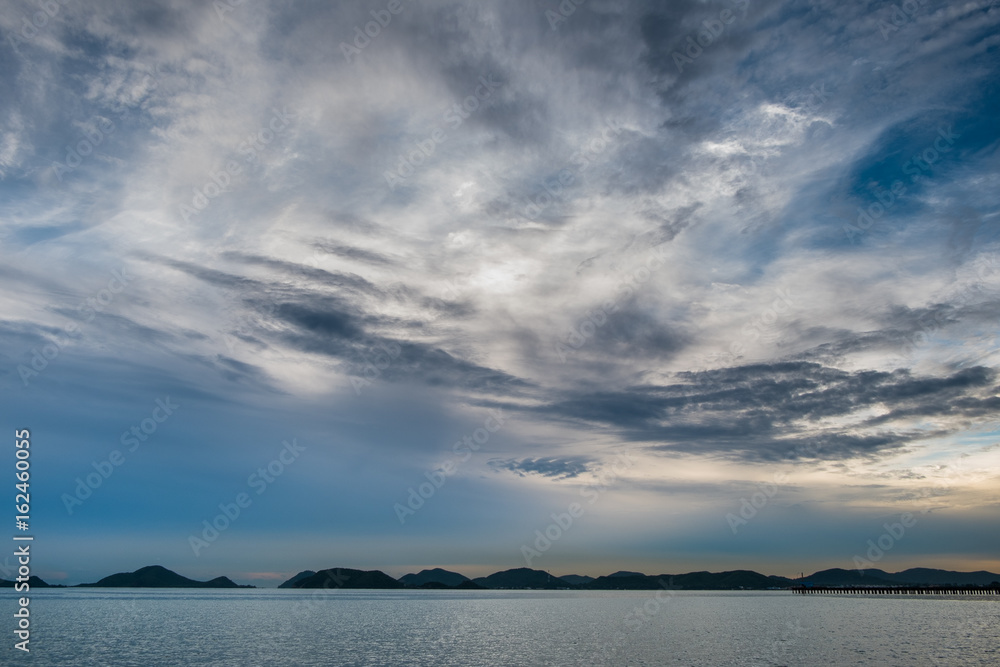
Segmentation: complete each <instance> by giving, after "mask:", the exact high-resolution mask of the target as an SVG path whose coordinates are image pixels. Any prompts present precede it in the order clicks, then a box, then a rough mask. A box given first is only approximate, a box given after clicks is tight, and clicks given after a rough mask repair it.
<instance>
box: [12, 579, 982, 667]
mask: <svg viewBox="0 0 1000 667" xmlns="http://www.w3.org/2000/svg"><path fill="white" fill-rule="evenodd" d="M8 590H9V589H8ZM655 596H656V592H654V591H628V592H619V591H614V592H576V591H574V592H563V591H474V592H460V591H297V590H274V589H256V590H233V591H190V590H150V589H115V590H95V589H83V590H81V589H69V590H48V591H45V590H42V591H32V596H31V598H32V604H31V610H32V615H31V620H32V642H31V647H32V650H31V655H30V657H29V656H24V655H23V654H21V653H20V652H19V651H14V650H13V649H11V648H10V646H7V647H4V650H3V651H2V652H0V655H2V656H3V657H2V658H0V664H5V665H6V664H11V665H13V664H25V665H28V664H31V665H35V666H39V665H74V666H76V665H135V666H136V667H156V666H159V665H233V666H239V667H245V666H248V665H455V666H459V665H461V666H470V665H615V666H624V665H688V666H695V665H699V666H700V665H706V666H711V667H719V666H721V665H748V666H749V665H823V666H824V667H839V666H841V665H881V666H885V665H956V666H962V667H968V666H973V665H991V666H995V665H1000V599H989V598H913V597H908V598H896V597H889V596H886V597H854V598H841V597H833V596H830V597H827V596H798V595H792V594H789V593H785V592H778V591H767V592H718V593H715V592H712V593H706V592H692V591H680V592H675V593H673V594H671V593H670V592H668V591H661V592H660V593H659V599H657V598H656V597H655ZM7 597H8V598H9V597H11V596H7ZM8 602H9V601H8ZM7 608H8V609H10V610H13V609H14V605H13V604H10V603H8V605H7ZM639 610H641V614H642V615H639V614H638V613H637V611H639ZM8 626H9V629H12V628H13V626H12V625H11V618H10V617H9V616H8ZM5 635H7V636H8V641H10V637H11V636H12V635H10V632H9V630H8V631H5ZM25 658H27V659H25Z"/></svg>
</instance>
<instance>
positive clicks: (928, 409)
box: [543, 362, 1000, 460]
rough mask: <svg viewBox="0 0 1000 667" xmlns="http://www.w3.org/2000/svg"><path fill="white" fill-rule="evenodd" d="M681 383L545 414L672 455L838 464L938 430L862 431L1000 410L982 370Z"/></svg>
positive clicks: (726, 372) (819, 370) (988, 372)
mask: <svg viewBox="0 0 1000 667" xmlns="http://www.w3.org/2000/svg"><path fill="white" fill-rule="evenodd" d="M678 377H679V378H680V379H682V380H684V382H683V383H680V384H674V385H664V386H648V387H634V388H631V389H625V390H622V391H615V392H612V391H607V392H589V393H577V394H570V395H569V396H568V397H567V398H566V399H564V400H563V401H561V402H557V403H554V404H551V405H549V406H547V407H545V408H543V411H544V412H548V413H552V414H554V415H557V416H560V417H565V418H570V419H573V420H578V421H581V422H592V423H602V424H606V425H608V426H610V427H612V428H614V429H616V430H618V431H620V432H621V433H622V434H623V435H624V436H625V437H627V438H629V439H631V440H638V441H644V442H657V441H658V442H660V443H662V444H659V445H655V446H654V447H655V448H657V449H660V450H663V451H667V452H675V453H689V454H710V455H719V456H724V457H731V458H735V459H744V460H779V459H796V458H802V457H811V456H816V457H819V458H821V459H827V460H834V459H838V458H844V457H852V456H864V455H875V454H880V453H884V452H886V451H888V450H892V449H896V448H899V447H902V446H904V445H906V444H907V443H908V442H912V441H914V440H916V439H920V438H926V437H929V435H935V436H940V435H943V434H945V433H947V432H950V431H951V430H957V429H958V428H959V426H960V425H959V424H956V425H955V426H954V427H949V428H945V429H938V430H934V431H932V432H929V433H928V432H917V431H915V430H912V429H900V428H899V427H898V426H897V427H895V428H888V429H886V430H885V431H880V432H877V433H859V431H860V430H863V429H866V428H868V427H871V426H876V425H882V424H886V423H889V422H891V421H892V420H893V419H894V418H896V417H906V418H908V419H910V420H912V421H914V422H916V421H920V420H923V419H928V418H931V417H938V416H960V417H976V416H981V415H983V414H986V413H988V412H989V411H990V410H995V409H996V406H997V404H998V402H1000V401H998V399H997V397H996V396H994V395H993V394H994V393H995V392H996V390H997V388H996V386H995V379H996V372H995V371H993V370H992V369H988V368H983V367H975V368H969V369H966V370H962V371H959V372H957V373H955V374H953V375H951V376H948V377H941V378H936V377H920V376H914V375H912V374H911V373H910V372H908V371H905V370H898V371H894V372H876V371H856V372H848V371H842V370H838V369H834V368H828V367H824V366H821V365H819V364H812V363H802V362H787V363H777V364H760V365H754V366H742V367H734V368H727V369H722V370H717V371H702V372H686V373H680V374H678ZM878 406H884V407H885V408H886V409H887V410H888V411H889V414H887V415H884V416H882V417H877V418H872V419H869V420H866V421H865V422H863V423H862V424H860V425H858V424H854V425H850V426H839V427H836V426H824V425H822V424H820V421H821V420H824V419H829V418H837V417H846V416H848V415H850V414H851V413H854V412H856V411H858V410H862V409H865V408H870V407H878Z"/></svg>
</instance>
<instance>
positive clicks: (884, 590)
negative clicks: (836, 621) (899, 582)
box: [791, 585, 1000, 595]
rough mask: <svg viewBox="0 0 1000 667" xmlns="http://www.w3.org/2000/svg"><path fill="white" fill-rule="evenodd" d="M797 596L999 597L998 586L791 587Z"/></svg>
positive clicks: (999, 589) (999, 587)
mask: <svg viewBox="0 0 1000 667" xmlns="http://www.w3.org/2000/svg"><path fill="white" fill-rule="evenodd" d="M791 590H792V592H793V593H797V594H799V595H1000V586H992V585H991V586H792V589H791Z"/></svg>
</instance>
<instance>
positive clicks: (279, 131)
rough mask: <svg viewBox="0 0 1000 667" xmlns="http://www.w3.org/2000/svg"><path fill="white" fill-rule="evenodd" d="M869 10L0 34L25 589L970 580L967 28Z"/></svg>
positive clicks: (994, 96)
mask: <svg viewBox="0 0 1000 667" xmlns="http://www.w3.org/2000/svg"><path fill="white" fill-rule="evenodd" d="M904 4H905V11H903V9H904V8H903V6H902V5H898V6H897V5H894V4H892V3H888V2H849V3H836V2H832V1H829V2H827V1H818V2H810V3H805V2H762V1H756V0H738V1H735V2H733V1H731V0H726V1H723V2H714V1H704V2H695V1H686V2H613V1H598V0H586V1H585V2H581V3H579V4H577V3H576V2H569V1H567V2H564V3H562V5H560V4H559V3H556V2H516V1H515V2H500V1H499V0H497V1H496V2H421V3H416V2H410V1H409V0H401V1H400V2H398V3H396V2H391V3H390V2H378V1H376V2H370V3H369V2H342V3H325V2H318V1H308V0H295V1H293V0H286V1H283V2H282V1H275V2H256V1H248V2H242V3H236V2H226V1H225V0H220V2H216V3H214V4H213V3H186V2H179V1H178V2H170V1H158V2H144V3H125V2H111V1H108V2H92V3H80V2H76V1H75V0H54V1H53V2H50V3H47V4H46V3H40V4H39V3H35V2H29V1H27V0H24V1H15V0H12V1H11V2H8V3H6V4H5V5H4V7H3V9H2V11H0V30H2V35H3V40H2V44H0V64H2V66H0V83H2V86H3V90H4V93H5V94H4V95H3V96H2V97H0V252H2V262H0V279H2V280H3V283H4V289H3V291H2V295H0V301H2V308H0V361H2V364H0V382H2V386H3V397H4V401H3V403H4V411H3V415H4V418H3V423H4V424H5V428H8V429H10V430H13V429H15V428H25V427H27V428H30V429H31V431H32V440H33V445H32V447H33V449H32V465H33V467H32V471H33V477H32V500H33V503H32V505H33V508H32V514H33V516H32V521H33V526H32V528H33V530H34V533H35V535H36V540H37V542H36V545H37V546H36V547H35V549H36V557H35V560H33V563H34V565H35V567H36V572H37V573H38V574H40V575H41V576H42V577H43V578H45V579H47V580H51V581H53V582H65V583H78V582H82V581H92V580H95V579H97V578H99V577H101V576H105V575H107V574H110V573H113V572H118V571H131V570H134V569H137V568H138V567H141V566H143V565H149V564H154V563H155V564H162V565H165V566H167V567H170V568H171V569H175V570H177V571H179V572H181V573H183V574H186V575H188V576H192V577H199V578H208V577H214V576H218V575H220V574H225V575H228V576H231V577H233V578H234V579H236V580H237V581H240V582H245V583H257V584H259V585H275V584H276V583H278V582H280V581H281V580H283V579H284V578H286V577H287V576H290V575H291V574H294V573H295V572H297V571H299V570H303V569H319V568H323V567H332V566H344V567H361V568H379V569H383V570H385V571H387V572H389V573H390V574H393V575H396V576H399V575H402V574H404V573H406V572H409V571H416V570H419V569H421V568H424V567H433V566H442V567H447V568H449V569H456V570H459V571H461V572H463V573H466V574H468V575H480V574H488V573H490V572H492V571H495V570H499V569H506V568H510V567H520V566H524V565H526V564H528V561H530V565H531V566H532V567H537V568H541V569H546V570H549V571H551V572H553V573H556V574H568V573H570V572H576V573H581V574H591V575H599V574H603V573H607V572H610V571H614V570H618V569H630V570H641V571H646V572H651V573H654V572H655V573H660V572H682V571H689V570H694V569H712V570H720V569H734V568H743V567H745V568H752V569H757V570H759V571H763V572H766V573H773V574H787V575H791V574H796V573H798V572H799V571H802V570H805V571H810V570H815V569H820V568H824V567H845V568H849V567H852V566H853V565H854V563H855V561H854V558H855V557H856V556H864V555H865V554H866V552H867V550H868V548H869V547H868V541H869V540H873V541H877V540H878V538H879V537H880V536H881V535H882V534H883V533H884V532H885V530H886V528H885V527H884V525H885V524H886V523H887V522H888V523H889V524H890V525H891V524H892V522H895V521H899V520H900V517H901V516H902V515H903V514H905V513H911V514H912V515H913V516H914V517H916V518H917V521H916V523H915V524H914V525H913V526H912V527H909V528H907V531H906V533H905V535H904V536H903V537H901V538H899V539H898V540H894V543H893V545H892V547H891V548H890V549H888V550H886V551H885V553H884V554H882V555H881V556H880V557H879V559H878V560H877V561H876V562H874V563H873V565H874V566H876V567H881V568H883V569H887V570H890V571H895V570H899V569H904V568H906V567H911V566H918V565H919V566H928V567H948V568H955V569H969V570H972V569H991V570H992V571H1000V561H998V560H997V556H996V554H997V553H1000V537H998V535H1000V530H998V529H1000V496H998V494H997V488H1000V487H998V484H997V482H998V481H1000V480H998V476H1000V440H998V431H1000V427H998V424H997V420H996V415H997V414H1000V396H998V388H997V386H998V382H997V374H996V367H997V362H998V361H1000V353H998V339H997V321H998V317H997V316H998V314H1000V238H998V217H997V216H998V196H997V194H996V193H997V192H1000V160H998V145H1000V144H998V131H997V118H998V111H1000V109H998V106H1000V88H998V81H1000V77H998V67H1000V56H998V42H1000V30H998V25H1000V5H998V4H997V3H995V2H985V1H972V2H965V3H957V4H955V3H934V2H930V1H929V0H928V1H926V2H920V0H914V1H913V2H909V3H904ZM366 31H367V34H365V32H366ZM158 401H159V403H158ZM164 406H168V408H164ZM143 438H144V439H143ZM113 461H116V462H117V463H114V462H113ZM10 465H11V466H13V458H11V459H10ZM269 466H270V469H269ZM102 471H103V472H102ZM88 476H89V477H88ZM88 479H89V481H88ZM88 492H89V493H88ZM241 494H245V495H241ZM240 498H242V499H243V506H242V507H240V506H239V499H240ZM751 501H752V502H751ZM574 503H578V504H579V510H578V511H577V514H578V516H576V517H575V518H573V522H572V525H569V526H568V527H565V528H563V527H559V526H558V525H557V528H558V530H556V529H550V526H551V525H553V524H554V523H556V524H557V523H558V521H560V520H561V521H563V522H564V523H565V519H564V518H561V517H562V515H563V514H564V513H567V512H568V511H569V508H570V506H571V505H573V504H574ZM746 503H750V504H751V507H750V508H749V509H748V506H747V504H746ZM754 504H756V505H758V506H757V507H753V506H752V505H754ZM220 506H221V507H220ZM237 509H238V510H239V514H238V516H237V515H236V510H237ZM227 511H228V512H229V513H230V517H226V516H225V512H227ZM741 512H742V514H741ZM220 515H221V516H222V518H220ZM553 515H555V517H554V516H553ZM213 523H215V527H214V528H213V527H212V524H213ZM206 526H207V527H206ZM223 526H224V527H223ZM547 529H549V532H550V534H551V535H558V537H556V538H555V539H554V540H550V544H549V545H548V546H547V547H545V548H544V549H543V550H542V549H540V548H539V545H542V546H544V544H545V543H544V542H537V541H538V539H539V538H538V535H539V533H540V534H544V533H545V532H546V530H547ZM536 531H539V532H538V533H536ZM536 542H537V544H536ZM526 549H527V551H526ZM532 550H534V551H537V552H538V553H537V555H535V556H531V555H530V554H531V551H532ZM526 553H527V554H528V556H526V555H525V554H526Z"/></svg>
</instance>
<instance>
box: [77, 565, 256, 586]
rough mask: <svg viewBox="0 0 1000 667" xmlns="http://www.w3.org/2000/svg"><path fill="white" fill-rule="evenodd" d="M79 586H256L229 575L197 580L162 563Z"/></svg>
mask: <svg viewBox="0 0 1000 667" xmlns="http://www.w3.org/2000/svg"><path fill="white" fill-rule="evenodd" d="M79 586H81V587H83V588H255V586H240V585H239V584H236V583H234V582H233V581H232V580H231V579H229V578H228V577H216V578H215V579H212V580H210V581H195V580H194V579H188V578H187V577H183V576H181V575H179V574H177V573H176V572H173V571H172V570H168V569H167V568H165V567H163V566H162V565H148V566H146V567H143V568H139V569H138V570H136V571H135V572H119V573H118V574H112V575H110V576H107V577H104V578H103V579H101V580H100V581H98V582H96V583H93V584H79Z"/></svg>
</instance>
